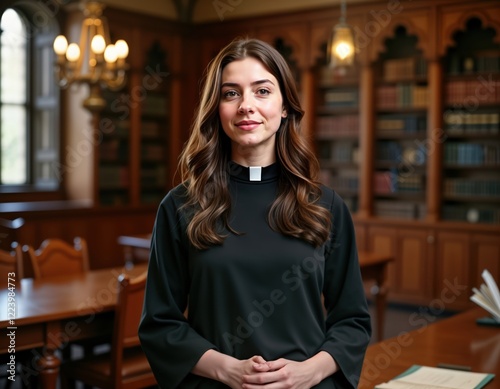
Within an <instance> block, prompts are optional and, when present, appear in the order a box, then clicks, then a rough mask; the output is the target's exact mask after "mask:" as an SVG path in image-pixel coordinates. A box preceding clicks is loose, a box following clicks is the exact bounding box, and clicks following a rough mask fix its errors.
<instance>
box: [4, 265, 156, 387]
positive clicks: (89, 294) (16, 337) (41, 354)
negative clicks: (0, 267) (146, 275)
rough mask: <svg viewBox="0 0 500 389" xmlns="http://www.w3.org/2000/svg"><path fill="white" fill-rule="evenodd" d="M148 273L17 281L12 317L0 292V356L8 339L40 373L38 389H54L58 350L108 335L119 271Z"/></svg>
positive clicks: (95, 273) (139, 269)
mask: <svg viewBox="0 0 500 389" xmlns="http://www.w3.org/2000/svg"><path fill="white" fill-rule="evenodd" d="M146 270H147V266H146V264H142V265H136V266H135V267H134V268H133V269H127V270H125V269H123V268H112V269H102V270H95V271H90V272H87V273H85V274H83V275H76V276H73V275H68V276H62V277H48V278H45V279H43V280H33V279H31V278H28V279H23V280H21V281H20V282H19V281H18V280H16V281H15V282H14V283H15V285H16V288H15V296H14V298H15V317H14V318H12V317H10V316H9V313H8V307H9V305H8V303H9V297H12V294H11V296H9V291H8V290H2V291H0V304H1V307H2V308H1V311H0V331H1V335H0V354H6V353H8V351H9V344H12V343H9V342H11V340H12V341H14V342H15V350H16V352H19V351H22V350H31V354H32V357H30V359H31V361H30V362H29V365H28V368H29V371H30V372H31V374H35V375H38V374H40V380H39V381H40V382H41V385H42V388H44V389H55V388H56V382H57V376H58V374H59V366H60V364H61V361H60V359H59V358H58V356H57V355H56V351H57V350H58V349H61V348H62V347H64V346H65V345H67V344H68V342H70V341H72V340H77V339H86V338H91V337H95V336H100V335H105V334H111V331H112V327H113V317H114V316H113V315H114V309H115V306H116V302H117V296H118V281H117V277H118V276H119V275H120V274H121V273H122V272H125V273H127V274H129V275H130V276H132V277H133V276H137V275H139V274H140V273H142V272H144V271H146ZM10 320H13V321H12V322H10ZM9 335H11V336H9ZM16 362H20V361H16ZM20 379H22V377H16V380H20Z"/></svg>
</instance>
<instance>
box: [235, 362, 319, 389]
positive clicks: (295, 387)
mask: <svg viewBox="0 0 500 389" xmlns="http://www.w3.org/2000/svg"><path fill="white" fill-rule="evenodd" d="M227 373H228V376H227V377H226V378H228V382H227V384H228V385H229V386H230V387H231V388H233V389H305V388H311V387H312V386H314V385H316V384H318V383H319V381H317V382H316V380H317V377H316V374H315V369H314V366H312V365H311V364H310V363H308V361H304V362H297V361H292V360H289V359H285V358H280V359H277V360H274V361H266V360H265V359H264V358H262V357H261V356H254V357H252V358H250V359H247V360H243V361H238V362H237V363H235V364H234V365H233V366H232V368H231V369H230V371H228V372H227Z"/></svg>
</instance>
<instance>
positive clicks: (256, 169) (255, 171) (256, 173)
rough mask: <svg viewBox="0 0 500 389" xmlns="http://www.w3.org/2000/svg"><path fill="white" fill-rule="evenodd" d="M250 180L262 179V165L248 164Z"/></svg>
mask: <svg viewBox="0 0 500 389" xmlns="http://www.w3.org/2000/svg"><path fill="white" fill-rule="evenodd" d="M249 169H250V181H262V167H261V166H250V168H249Z"/></svg>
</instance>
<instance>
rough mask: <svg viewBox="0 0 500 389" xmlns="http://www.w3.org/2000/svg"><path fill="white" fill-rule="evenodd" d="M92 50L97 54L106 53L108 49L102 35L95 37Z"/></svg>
mask: <svg viewBox="0 0 500 389" xmlns="http://www.w3.org/2000/svg"><path fill="white" fill-rule="evenodd" d="M90 48H91V49H92V51H93V52H94V53H96V54H102V53H104V50H105V49H106V41H105V40H104V37H103V36H102V35H95V36H94V37H93V38H92V42H91V43H90Z"/></svg>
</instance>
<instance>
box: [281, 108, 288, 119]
mask: <svg viewBox="0 0 500 389" xmlns="http://www.w3.org/2000/svg"><path fill="white" fill-rule="evenodd" d="M287 115H288V113H287V112H286V109H285V108H283V111H282V112H281V117H282V118H286V117H287Z"/></svg>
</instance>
